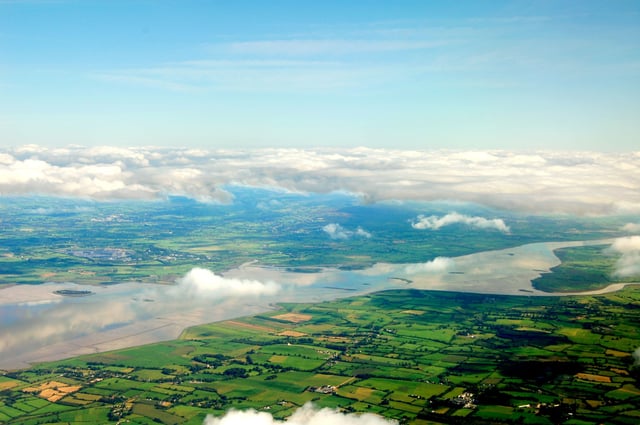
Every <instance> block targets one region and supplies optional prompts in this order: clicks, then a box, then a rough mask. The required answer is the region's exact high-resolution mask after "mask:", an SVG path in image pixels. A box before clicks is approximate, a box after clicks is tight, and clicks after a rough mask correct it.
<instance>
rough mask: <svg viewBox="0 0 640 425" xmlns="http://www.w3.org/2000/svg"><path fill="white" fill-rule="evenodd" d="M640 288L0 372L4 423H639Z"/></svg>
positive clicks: (253, 330) (229, 332) (207, 330)
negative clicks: (315, 416)
mask: <svg viewBox="0 0 640 425" xmlns="http://www.w3.org/2000/svg"><path fill="white" fill-rule="evenodd" d="M638 323H640V288H639V287H627V288H625V289H624V290H622V291H619V292H616V293H610V294H605V295H597V296H595V295H594V296H580V297H578V296H568V297H514V296H500V295H482V294H465V293H453V292H431V291H417V290H405V291H387V292H382V293H377V294H372V295H366V296H358V297H352V298H346V299H342V300H338V301H331V302H323V303H317V304H283V305H281V309H280V310H278V311H273V312H270V313H265V314H261V315H258V316H251V317H245V318H241V319H234V320H230V321H225V322H219V323H214V324H208V325H201V326H196V327H192V328H190V329H188V330H186V331H185V332H184V333H183V334H182V336H181V338H180V339H178V340H175V341H170V342H165V343H157V344H152V345H146V346H141V347H135V348H128V349H125V350H119V351H113V352H107V353H101V354H94V355H88V356H83V357H78V358H75V359H70V360H65V361H58V362H53V363H46V364H41V365H39V366H37V367H33V368H31V369H26V370H21V371H15V372H10V373H6V374H5V375H3V376H0V422H1V423H6V424H25V425H31V424H34V425H35V424H37V423H66V424H94V423H109V422H113V423H116V422H118V421H120V422H125V421H127V422H129V423H136V424H152V423H165V424H201V423H202V421H203V419H204V417H205V416H206V415H207V414H214V415H222V414H223V413H224V412H226V411H228V410H229V409H231V408H235V409H245V408H253V409H257V410H261V411H268V412H270V413H271V414H272V415H274V416H275V417H276V418H284V417H286V416H288V415H290V414H291V413H292V412H293V411H294V410H295V409H297V408H298V407H299V406H301V405H303V404H304V403H306V402H309V401H311V402H313V403H315V404H316V405H318V406H321V407H331V408H338V409H341V410H344V411H355V412H372V413H378V414H380V415H383V416H385V417H388V418H394V419H396V420H398V421H399V422H400V423H407V424H427V423H436V424H437V423H442V424H457V423H476V424H496V423H526V424H557V423H565V424H573V425H578V424H589V423H607V424H636V423H637V420H638V417H640V367H639V366H638V365H637V362H636V361H635V360H634V357H633V354H632V353H634V351H635V350H636V349H637V348H638V347H640V329H638V326H637V325H638Z"/></svg>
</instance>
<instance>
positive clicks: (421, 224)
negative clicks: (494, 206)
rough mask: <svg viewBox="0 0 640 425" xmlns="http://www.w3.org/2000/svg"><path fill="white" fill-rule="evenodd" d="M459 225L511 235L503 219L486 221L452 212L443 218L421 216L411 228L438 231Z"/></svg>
mask: <svg viewBox="0 0 640 425" xmlns="http://www.w3.org/2000/svg"><path fill="white" fill-rule="evenodd" d="M457 223H462V224H466V225H467V226H470V227H476V228H478V229H495V230H499V231H501V232H502V233H509V231H510V229H509V226H507V225H506V224H505V223H504V221H503V220H502V219H501V218H494V219H486V218H484V217H478V216H473V217H471V216H468V215H464V214H459V213H457V212H452V213H449V214H447V215H444V216H442V217H438V216H435V215H431V216H429V217H425V216H424V215H419V216H418V217H417V218H416V220H414V221H412V222H411V227H413V228H414V229H420V230H423V229H429V230H438V229H440V228H442V227H445V226H450V225H452V224H457Z"/></svg>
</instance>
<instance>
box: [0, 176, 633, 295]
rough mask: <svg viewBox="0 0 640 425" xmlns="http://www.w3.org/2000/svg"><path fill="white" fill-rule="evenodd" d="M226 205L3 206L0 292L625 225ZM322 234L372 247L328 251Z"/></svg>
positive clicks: (403, 255) (244, 200)
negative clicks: (420, 220)
mask: <svg viewBox="0 0 640 425" xmlns="http://www.w3.org/2000/svg"><path fill="white" fill-rule="evenodd" d="M228 189H229V191H230V192H231V193H232V194H233V196H234V202H233V203H232V204H228V205H227V204H215V203H208V204H207V203H198V202H195V201H193V200H190V199H186V198H180V197H171V198H169V199H167V200H164V201H156V202H134V201H131V202H124V201H122V202H113V203H99V202H93V201H88V200H79V199H59V198H46V197H13V198H11V197H1V198H0V214H1V215H2V220H1V221H0V230H1V232H0V286H2V285H4V284H32V285H33V284H41V283H43V282H75V283H79V284H92V285H99V284H102V285H104V284H109V283H118V282H129V281H137V282H148V283H166V282H173V281H174V280H175V279H176V278H177V277H179V276H182V275H184V274H185V273H186V272H188V271H189V270H190V269H191V268H192V267H194V265H198V266H199V267H204V268H208V269H210V270H212V271H215V272H223V271H226V270H229V269H231V268H234V267H236V266H238V265H240V264H244V263H246V262H250V261H255V260H259V261H260V263H261V264H264V265H266V266H277V267H283V268H290V269H291V270H294V271H307V272H309V271H313V270H317V269H319V268H322V267H340V268H341V269H344V270H350V269H351V270H352V269H362V268H365V267H369V266H371V265H373V264H375V263H377V262H389V263H418V262H424V261H427V260H430V259H433V258H436V257H438V256H447V257H455V256H459V255H466V254H471V253H475V252H481V251H486V250H495V249H503V248H509V247H514V246H519V245H523V244H527V243H532V242H541V241H545V242H546V241H572V240H589V239H602V238H609V237H616V236H623V235H625V234H626V233H625V232H622V231H620V228H621V227H622V225H623V224H624V223H626V222H627V221H629V220H630V218H629V217H606V218H605V217H602V218H593V217H591V218H579V217H569V216H567V217H554V218H548V217H544V216H525V215H521V214H516V213H512V212H506V211H495V210H490V209H487V208H485V207H481V206H477V205H455V206H452V205H448V204H439V203H429V204H426V203H405V204H393V203H388V204H385V203H380V204H371V205H362V204H361V202H360V200H359V199H358V198H356V197H353V196H347V195H340V194H329V195H313V196H304V195H296V194H283V193H280V192H272V191H268V190H259V189H250V188H241V187H232V188H228ZM452 208H455V209H456V210H457V211H459V212H460V213H467V214H471V215H478V214H479V215H483V216H488V217H494V216H499V217H503V218H504V219H505V221H506V222H507V223H508V224H509V226H510V228H511V232H510V233H503V232H498V231H474V232H468V231H467V230H468V229H467V228H466V227H465V226H464V225H453V226H450V227H447V228H444V229H441V230H439V231H437V232H431V231H424V230H417V229H414V228H412V226H411V225H410V222H411V220H412V219H414V218H415V217H416V216H417V215H418V214H446V213H448V212H450V211H451V210H452ZM329 223H337V224H339V225H340V226H342V227H343V228H345V229H357V228H361V229H364V230H366V232H367V233H366V234H367V235H369V237H358V236H354V237H352V238H349V239H333V238H331V237H330V235H329V234H328V233H327V232H325V231H323V228H324V226H326V225H327V224H329Z"/></svg>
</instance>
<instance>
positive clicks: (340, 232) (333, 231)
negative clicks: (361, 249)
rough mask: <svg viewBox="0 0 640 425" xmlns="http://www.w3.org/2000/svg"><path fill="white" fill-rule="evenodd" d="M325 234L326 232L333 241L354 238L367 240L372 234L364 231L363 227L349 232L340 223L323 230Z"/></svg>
mask: <svg viewBox="0 0 640 425" xmlns="http://www.w3.org/2000/svg"><path fill="white" fill-rule="evenodd" d="M322 230H323V231H324V232H326V233H327V234H328V235H329V237H330V238H331V239H342V240H345V239H350V238H352V237H353V236H357V237H361V238H367V239H369V238H370V237H371V233H369V232H367V231H366V230H364V229H363V228H362V227H358V228H357V229H356V230H355V231H352V230H347V229H345V228H344V227H342V226H341V225H339V224H338V223H329V224H327V225H326V226H324V227H323V228H322Z"/></svg>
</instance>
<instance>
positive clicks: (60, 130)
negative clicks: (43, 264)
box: [0, 0, 640, 151]
mask: <svg viewBox="0 0 640 425" xmlns="http://www.w3.org/2000/svg"><path fill="white" fill-rule="evenodd" d="M638 117H640V2H638V1H615V0H609V1H526V2H525V1H509V2H504V1H456V2H444V1H443V2H435V1H433V2H432V1H401V0H396V1H366V2H364V1H321V2H319V1H279V0H273V1H243V0H239V1H225V2H223V1H194V0H180V1H171V0H128V1H120V0H110V1H106V0H104V1H94V0H75V1H74V0H50V1H47V0H22V1H21V0H0V144H2V145H3V146H20V145H24V144H32V143H33V144H39V145H44V146H65V145H68V144H81V145H87V146H93V145H118V146H141V145H158V146H193V147H210V148H254V147H300V148H312V147H326V146H329V147H341V146H345V147H353V146H369V147H380V148H401V149H436V148H454V149H494V148H501V149H516V150H533V149H567V150H573V149H587V150H605V151H611V150H613V151H630V150H638V147H639V146H640V137H639V136H640V119H638Z"/></svg>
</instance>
